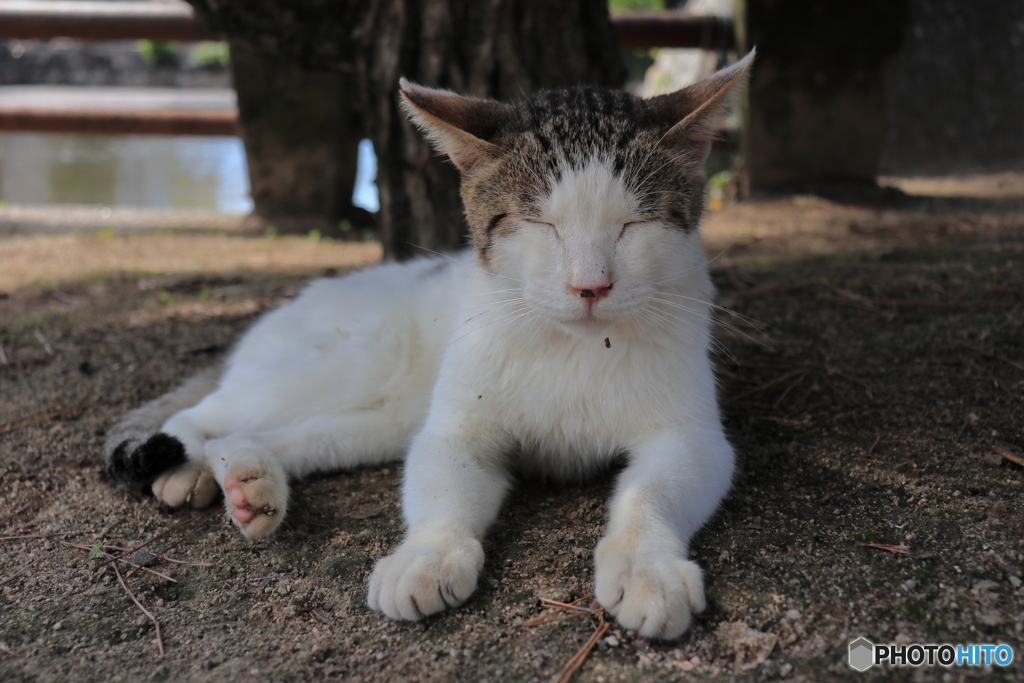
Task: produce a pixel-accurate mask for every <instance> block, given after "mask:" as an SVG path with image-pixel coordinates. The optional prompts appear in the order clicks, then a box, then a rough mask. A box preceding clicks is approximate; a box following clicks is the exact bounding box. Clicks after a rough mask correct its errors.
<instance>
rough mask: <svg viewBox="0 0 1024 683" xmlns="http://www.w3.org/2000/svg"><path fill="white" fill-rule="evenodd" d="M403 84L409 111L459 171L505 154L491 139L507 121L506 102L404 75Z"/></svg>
mask: <svg viewBox="0 0 1024 683" xmlns="http://www.w3.org/2000/svg"><path fill="white" fill-rule="evenodd" d="M399 85H400V86H401V91H400V92H401V95H402V108H403V109H404V110H405V113H406V114H407V115H408V116H409V118H410V119H411V120H412V122H413V123H414V124H416V125H417V126H418V127H419V128H420V129H421V130H422V131H423V132H424V133H425V134H426V136H427V139H428V140H430V142H431V144H433V145H434V147H435V148H436V149H437V150H438V151H439V152H443V153H444V154H447V155H448V156H449V157H450V158H451V160H452V162H454V164H455V166H456V167H457V168H458V169H459V171H461V172H462V173H468V172H470V171H472V170H473V169H474V168H476V167H477V166H479V165H480V164H481V163H484V162H486V161H490V160H493V159H496V158H498V157H499V156H500V155H501V151H502V150H501V148H500V147H498V146H496V145H493V144H491V143H490V142H487V138H489V137H491V135H493V134H494V132H495V131H496V130H497V129H498V128H499V127H500V126H501V125H502V124H503V123H504V122H505V120H506V118H507V116H508V113H507V111H506V109H505V105H503V104H501V103H500V102H495V101H494V100H478V99H476V98H473V97H463V96H461V95H456V94H455V93H453V92H450V91H448V90H437V89H435V88H425V87H423V86H422V85H416V84H415V83H410V82H409V81H407V80H405V79H404V78H403V79H401V81H399Z"/></svg>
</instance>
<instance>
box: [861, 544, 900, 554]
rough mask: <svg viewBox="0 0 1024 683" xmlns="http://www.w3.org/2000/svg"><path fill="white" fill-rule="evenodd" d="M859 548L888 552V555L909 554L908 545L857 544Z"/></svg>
mask: <svg viewBox="0 0 1024 683" xmlns="http://www.w3.org/2000/svg"><path fill="white" fill-rule="evenodd" d="M857 545H858V546H859V547H861V548H878V549H879V550H888V551H889V552H890V553H899V554H901V555H909V554H910V546H909V545H888V544H885V543H858V544H857Z"/></svg>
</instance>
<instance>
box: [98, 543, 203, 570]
mask: <svg viewBox="0 0 1024 683" xmlns="http://www.w3.org/2000/svg"><path fill="white" fill-rule="evenodd" d="M103 547H104V548H110V549H111V550H131V548H124V547H122V546H119V545H105V546H103ZM153 557H156V558H159V559H161V560H163V561H164V562H173V563H174V564H187V565H189V566H190V567H212V566H213V563H212V562H186V561H185V560H176V559H174V558H173V557H167V556H166V555H162V554H160V553H153ZM140 566H141V565H140Z"/></svg>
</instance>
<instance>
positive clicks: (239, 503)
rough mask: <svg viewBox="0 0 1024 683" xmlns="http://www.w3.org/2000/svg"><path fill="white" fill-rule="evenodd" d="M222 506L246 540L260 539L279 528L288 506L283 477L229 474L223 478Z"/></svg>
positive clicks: (265, 473) (263, 473)
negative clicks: (223, 498) (224, 494)
mask: <svg viewBox="0 0 1024 683" xmlns="http://www.w3.org/2000/svg"><path fill="white" fill-rule="evenodd" d="M224 491H225V493H226V494H227V495H226V496H225V501H224V505H225V507H226V508H227V511H228V514H229V515H231V521H232V522H234V524H235V526H237V527H238V528H239V529H240V530H241V531H242V533H243V534H244V535H245V536H246V538H263V537H265V536H269V535H270V534H272V533H274V531H275V530H276V529H277V527H278V526H280V524H281V521H282V519H283V518H284V513H285V511H286V509H287V506H288V485H287V482H286V481H285V480H284V477H283V476H281V475H279V474H278V473H275V472H270V471H265V470H262V469H259V468H245V469H243V470H234V471H232V472H229V473H228V475H227V476H226V477H225V478H224Z"/></svg>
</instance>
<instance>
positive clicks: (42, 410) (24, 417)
mask: <svg viewBox="0 0 1024 683" xmlns="http://www.w3.org/2000/svg"><path fill="white" fill-rule="evenodd" d="M54 405H56V404H54ZM48 410H53V405H50V406H47V407H46V408H40V409H39V410H35V411H33V412H31V413H29V414H28V415H22V416H21V417H12V418H11V419H10V420H4V421H3V422H0V427H6V426H7V425H9V424H14V423H15V422H23V421H24V420H30V419H32V418H33V417H35V416H36V415H42V414H43V413H45V412H47V411H48Z"/></svg>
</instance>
